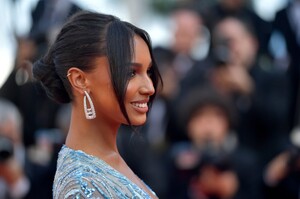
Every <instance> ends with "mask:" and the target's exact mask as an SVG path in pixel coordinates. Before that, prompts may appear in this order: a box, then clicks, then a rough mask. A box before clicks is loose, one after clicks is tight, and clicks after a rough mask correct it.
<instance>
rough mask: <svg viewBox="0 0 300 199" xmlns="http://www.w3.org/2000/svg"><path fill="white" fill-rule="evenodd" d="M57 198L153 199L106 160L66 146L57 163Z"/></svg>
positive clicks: (55, 191)
mask: <svg viewBox="0 0 300 199" xmlns="http://www.w3.org/2000/svg"><path fill="white" fill-rule="evenodd" d="M149 189H150V188H149ZM150 191H151V192H152V193H153V194H154V195H155V193H154V192H153V191H152V190H151V189H150ZM53 198H54V199H63V198H64V199H71V198H72V199H73V198H74V199H79V198H80V199H82V198H84V199H85V198H87V199H100V198H105V199H112V198H113V199H115V198H122V199H123V198H131V199H151V197H150V196H149V194H148V193H146V192H145V191H144V190H142V189H141V188H140V187H138V186H137V185H136V184H134V183H133V182H131V181H130V180H129V179H128V178H127V177H126V176H124V175H122V174H121V173H120V172H118V171H117V170H115V169H114V168H112V167H111V166H110V165H108V164H107V163H106V162H104V161H103V160H101V159H99V158H97V157H94V156H91V155H88V154H86V153H84V152H83V151H80V150H73V149H70V148H68V147H67V146H65V145H64V146H63V147H62V149H61V151H60V152H59V156H58V160H57V170H56V174H55V179H54V183H53Z"/></svg>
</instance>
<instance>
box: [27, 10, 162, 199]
mask: <svg viewBox="0 0 300 199" xmlns="http://www.w3.org/2000/svg"><path fill="white" fill-rule="evenodd" d="M33 74H34V77H35V78H36V79H37V80H39V81H41V83H42V85H43V86H44V88H45V90H46V92H47V94H48V95H49V97H50V98H52V99H54V100H56V101H57V102H61V103H67V102H71V103H72V115H71V124H70V128H69V132H68V135H67V138H66V143H65V145H64V146H63V147H62V149H61V151H60V153H59V158H58V165H57V171H56V176H55V180H54V185H53V194H54V198H156V195H155V193H154V192H153V191H151V189H150V188H149V187H147V186H146V185H145V184H144V183H143V182H142V181H141V180H140V179H139V178H138V177H137V176H136V175H135V174H134V173H133V171H132V170H131V169H130V168H129V167H128V166H127V164H126V163H125V161H124V160H123V159H122V157H121V156H120V154H119V152H118V149H117V145H116V137H117V132H118V128H119V127H120V125H121V124H127V125H130V126H139V125H142V124H143V123H145V121H146V117H147V112H148V110H149V107H150V106H151V103H152V101H153V99H154V96H155V90H156V88H157V85H158V83H159V82H160V81H161V77H160V75H159V72H158V69H157V66H156V64H155V61H154V59H153V56H152V51H151V44H150V38H149V36H148V34H147V33H146V32H145V31H144V30H141V29H139V28H137V27H135V26H133V25H132V24H130V23H127V22H123V21H121V20H119V19H118V18H116V17H114V16H111V15H105V14H99V13H92V12H80V13H78V14H76V15H75V16H73V17H72V18H71V19H70V20H69V21H68V22H67V23H66V24H65V25H64V27H63V28H62V30H61V32H60V33H59V35H58V36H57V39H56V41H55V43H54V44H53V45H52V46H51V48H50V49H49V51H48V53H47V54H46V55H45V56H44V57H43V58H41V59H40V60H39V61H38V62H36V63H35V64H34V67H33Z"/></svg>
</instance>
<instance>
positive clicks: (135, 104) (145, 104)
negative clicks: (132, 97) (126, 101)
mask: <svg viewBox="0 0 300 199" xmlns="http://www.w3.org/2000/svg"><path fill="white" fill-rule="evenodd" d="M131 104H132V105H133V106H135V107H138V108H147V107H148V105H147V103H131Z"/></svg>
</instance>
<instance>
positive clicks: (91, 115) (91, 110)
mask: <svg viewBox="0 0 300 199" xmlns="http://www.w3.org/2000/svg"><path fill="white" fill-rule="evenodd" d="M86 99H87V100H88V103H89V107H88V104H87V100H86ZM83 107H84V113H85V117H86V119H88V120H92V119H95V118H96V111H95V107H94V104H93V102H92V99H91V97H90V95H89V93H88V92H87V91H84V97H83Z"/></svg>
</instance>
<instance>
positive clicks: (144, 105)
mask: <svg viewBox="0 0 300 199" xmlns="http://www.w3.org/2000/svg"><path fill="white" fill-rule="evenodd" d="M148 101H149V100H148V99H146V100H140V101H134V102H131V104H132V106H133V107H134V109H135V110H136V111H138V112H140V113H146V112H147V111H148Z"/></svg>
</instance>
